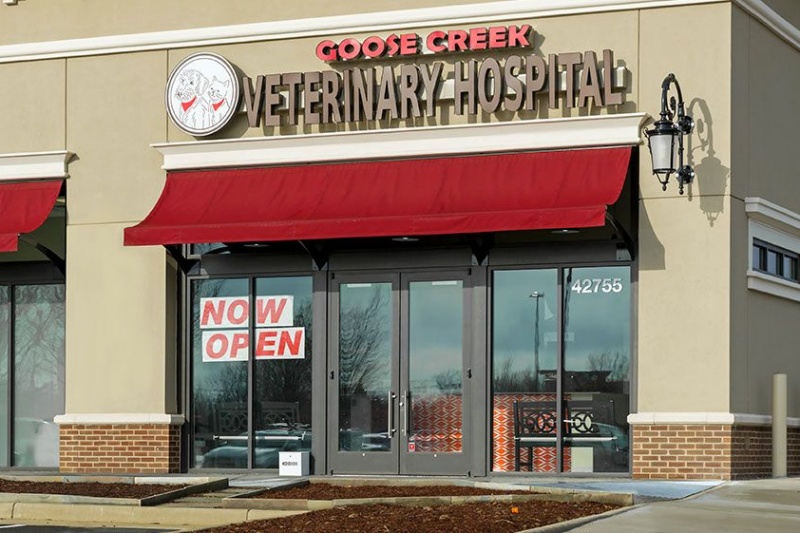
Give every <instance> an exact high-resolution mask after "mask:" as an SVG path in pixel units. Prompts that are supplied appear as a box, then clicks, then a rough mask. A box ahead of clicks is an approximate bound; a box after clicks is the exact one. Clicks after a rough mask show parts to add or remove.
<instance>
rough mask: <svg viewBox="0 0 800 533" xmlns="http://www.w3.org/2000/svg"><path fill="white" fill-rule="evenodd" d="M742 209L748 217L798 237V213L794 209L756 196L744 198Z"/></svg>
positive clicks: (799, 231)
mask: <svg viewBox="0 0 800 533" xmlns="http://www.w3.org/2000/svg"><path fill="white" fill-rule="evenodd" d="M744 210H745V212H746V213H747V217H748V218H752V219H755V220H758V221H759V222H762V223H764V224H766V225H768V226H774V227H776V228H778V229H780V230H783V231H785V232H787V233H794V234H796V235H797V236H799V237H800V214H798V213H795V212H794V211H791V210H789V209H786V208H785V207H781V206H779V205H778V204H775V203H772V202H770V201H768V200H765V199H763V198H760V197H757V196H748V197H747V198H745V199H744ZM776 244H777V243H776Z"/></svg>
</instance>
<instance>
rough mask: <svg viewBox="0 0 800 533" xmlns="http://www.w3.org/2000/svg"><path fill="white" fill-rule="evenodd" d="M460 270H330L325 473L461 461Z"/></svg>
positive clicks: (463, 298) (463, 342)
mask: <svg viewBox="0 0 800 533" xmlns="http://www.w3.org/2000/svg"><path fill="white" fill-rule="evenodd" d="M467 282H468V276H467V272H466V271H464V272H447V273H435V274H433V273H430V274H428V273H426V274H388V275H372V276H369V275H361V276H358V275H341V276H336V275H334V276H333V286H332V291H331V299H332V302H331V310H332V317H331V330H330V338H331V339H332V342H331V350H330V353H331V361H330V368H331V369H332V370H331V371H330V374H329V377H330V380H331V384H332V386H331V387H330V389H329V390H330V396H329V402H328V404H329V408H330V409H331V413H330V416H329V419H330V420H331V424H330V429H329V431H330V433H329V442H330V458H331V471H332V472H333V473H385V474H391V473H403V474H415V473H427V474H433V473H439V474H463V473H466V472H467V471H468V470H469V467H468V459H467V458H468V443H469V439H468V438H467V435H468V430H469V424H468V421H469V416H468V414H467V413H468V406H469V401H468V398H469V394H468V391H469V377H470V376H469V370H468V368H467V366H468V365H467V361H468V354H469V349H468V348H469V346H468V342H467V339H468V335H467V332H468V331H469V328H468V327H466V325H467V320H468V317H469V316H470V314H469V309H468V307H469V306H468V301H469V299H468V298H467V293H468V290H469V289H468V287H467V285H468V283H467Z"/></svg>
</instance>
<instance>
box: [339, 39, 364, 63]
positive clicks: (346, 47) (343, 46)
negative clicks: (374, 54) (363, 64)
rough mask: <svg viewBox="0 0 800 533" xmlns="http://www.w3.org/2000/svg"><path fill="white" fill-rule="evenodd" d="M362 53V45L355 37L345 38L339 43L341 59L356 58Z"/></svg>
mask: <svg viewBox="0 0 800 533" xmlns="http://www.w3.org/2000/svg"><path fill="white" fill-rule="evenodd" d="M360 55H361V46H360V45H359V43H358V41H356V40H355V39H345V40H343V41H342V42H340V43H339V58H340V59H345V60H348V59H355V58H357V57H358V56H360Z"/></svg>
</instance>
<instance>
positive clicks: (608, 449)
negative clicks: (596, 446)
mask: <svg viewBox="0 0 800 533" xmlns="http://www.w3.org/2000/svg"><path fill="white" fill-rule="evenodd" d="M592 428H593V429H594V428H597V432H596V433H594V432H593V434H594V435H596V436H598V437H611V438H610V439H609V440H607V441H605V442H602V443H601V444H600V449H601V450H603V451H604V452H605V453H607V454H608V455H609V456H610V457H611V458H612V460H613V462H614V464H617V465H627V464H628V442H629V441H628V433H627V432H625V431H623V430H622V429H620V428H618V427H617V426H613V425H611V424H599V423H597V422H594V423H593V424H592Z"/></svg>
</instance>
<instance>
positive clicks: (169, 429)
mask: <svg viewBox="0 0 800 533" xmlns="http://www.w3.org/2000/svg"><path fill="white" fill-rule="evenodd" d="M59 430H60V431H59V467H60V468H59V469H60V471H61V472H62V473H108V474H169V473H175V472H179V471H180V426H171V425H167V424H110V425H101V424H97V425H94V424H93V425H83V424H64V425H61V426H60V428H59Z"/></svg>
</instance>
